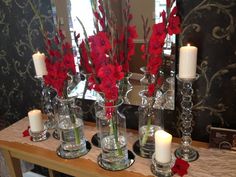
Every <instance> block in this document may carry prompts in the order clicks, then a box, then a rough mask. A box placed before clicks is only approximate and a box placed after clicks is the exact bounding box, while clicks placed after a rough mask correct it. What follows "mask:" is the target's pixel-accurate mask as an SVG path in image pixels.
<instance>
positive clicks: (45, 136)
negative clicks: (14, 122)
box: [29, 128, 50, 142]
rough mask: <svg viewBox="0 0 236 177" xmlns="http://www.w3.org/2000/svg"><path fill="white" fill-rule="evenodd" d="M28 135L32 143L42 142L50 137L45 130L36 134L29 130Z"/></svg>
mask: <svg viewBox="0 0 236 177" xmlns="http://www.w3.org/2000/svg"><path fill="white" fill-rule="evenodd" d="M29 134H30V136H31V141H34V142H39V141H44V140H46V139H48V137H49V135H50V134H49V133H48V132H47V129H46V128H44V130H42V131H38V132H32V131H31V129H29Z"/></svg>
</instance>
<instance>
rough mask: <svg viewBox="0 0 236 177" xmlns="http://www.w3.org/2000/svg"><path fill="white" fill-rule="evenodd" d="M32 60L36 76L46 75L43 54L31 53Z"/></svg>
mask: <svg viewBox="0 0 236 177" xmlns="http://www.w3.org/2000/svg"><path fill="white" fill-rule="evenodd" d="M32 57H33V61H34V68H35V72H36V75H37V76H44V75H47V74H48V72H47V68H46V63H45V55H44V54H42V53H40V52H37V53H35V54H33V55H32Z"/></svg>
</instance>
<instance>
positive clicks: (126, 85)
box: [119, 72, 133, 104]
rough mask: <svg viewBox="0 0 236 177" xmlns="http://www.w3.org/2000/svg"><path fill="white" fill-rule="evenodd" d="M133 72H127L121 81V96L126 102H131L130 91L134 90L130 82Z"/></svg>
mask: <svg viewBox="0 0 236 177" xmlns="http://www.w3.org/2000/svg"><path fill="white" fill-rule="evenodd" d="M131 76H132V73H131V72H128V73H126V75H125V77H124V78H123V79H122V80H121V81H120V82H119V96H120V98H121V99H123V101H124V103H126V104H130V101H129V98H128V93H129V92H130V91H131V90H132V88H133V86H132V84H131V83H130V78H131Z"/></svg>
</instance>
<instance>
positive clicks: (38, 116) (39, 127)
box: [28, 109, 43, 132]
mask: <svg viewBox="0 0 236 177" xmlns="http://www.w3.org/2000/svg"><path fill="white" fill-rule="evenodd" d="M28 117H29V126H30V130H31V131H32V132H40V131H43V120H42V113H41V111H40V110H38V109H34V110H32V111H29V112H28Z"/></svg>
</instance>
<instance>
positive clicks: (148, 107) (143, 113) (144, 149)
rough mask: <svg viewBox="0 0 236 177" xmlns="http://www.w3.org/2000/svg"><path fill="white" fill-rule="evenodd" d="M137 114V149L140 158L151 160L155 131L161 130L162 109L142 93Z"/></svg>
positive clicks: (154, 98)
mask: <svg viewBox="0 0 236 177" xmlns="http://www.w3.org/2000/svg"><path fill="white" fill-rule="evenodd" d="M140 95H141V96H142V100H141V105H140V106H139V108H138V112H139V148H140V154H139V155H140V156H142V157H145V158H151V157H152V155H153V153H154V151H155V131H157V130H160V129H163V111H164V110H163V108H162V107H160V106H159V103H158V99H157V98H156V97H150V96H148V94H147V91H143V93H142V94H140Z"/></svg>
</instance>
